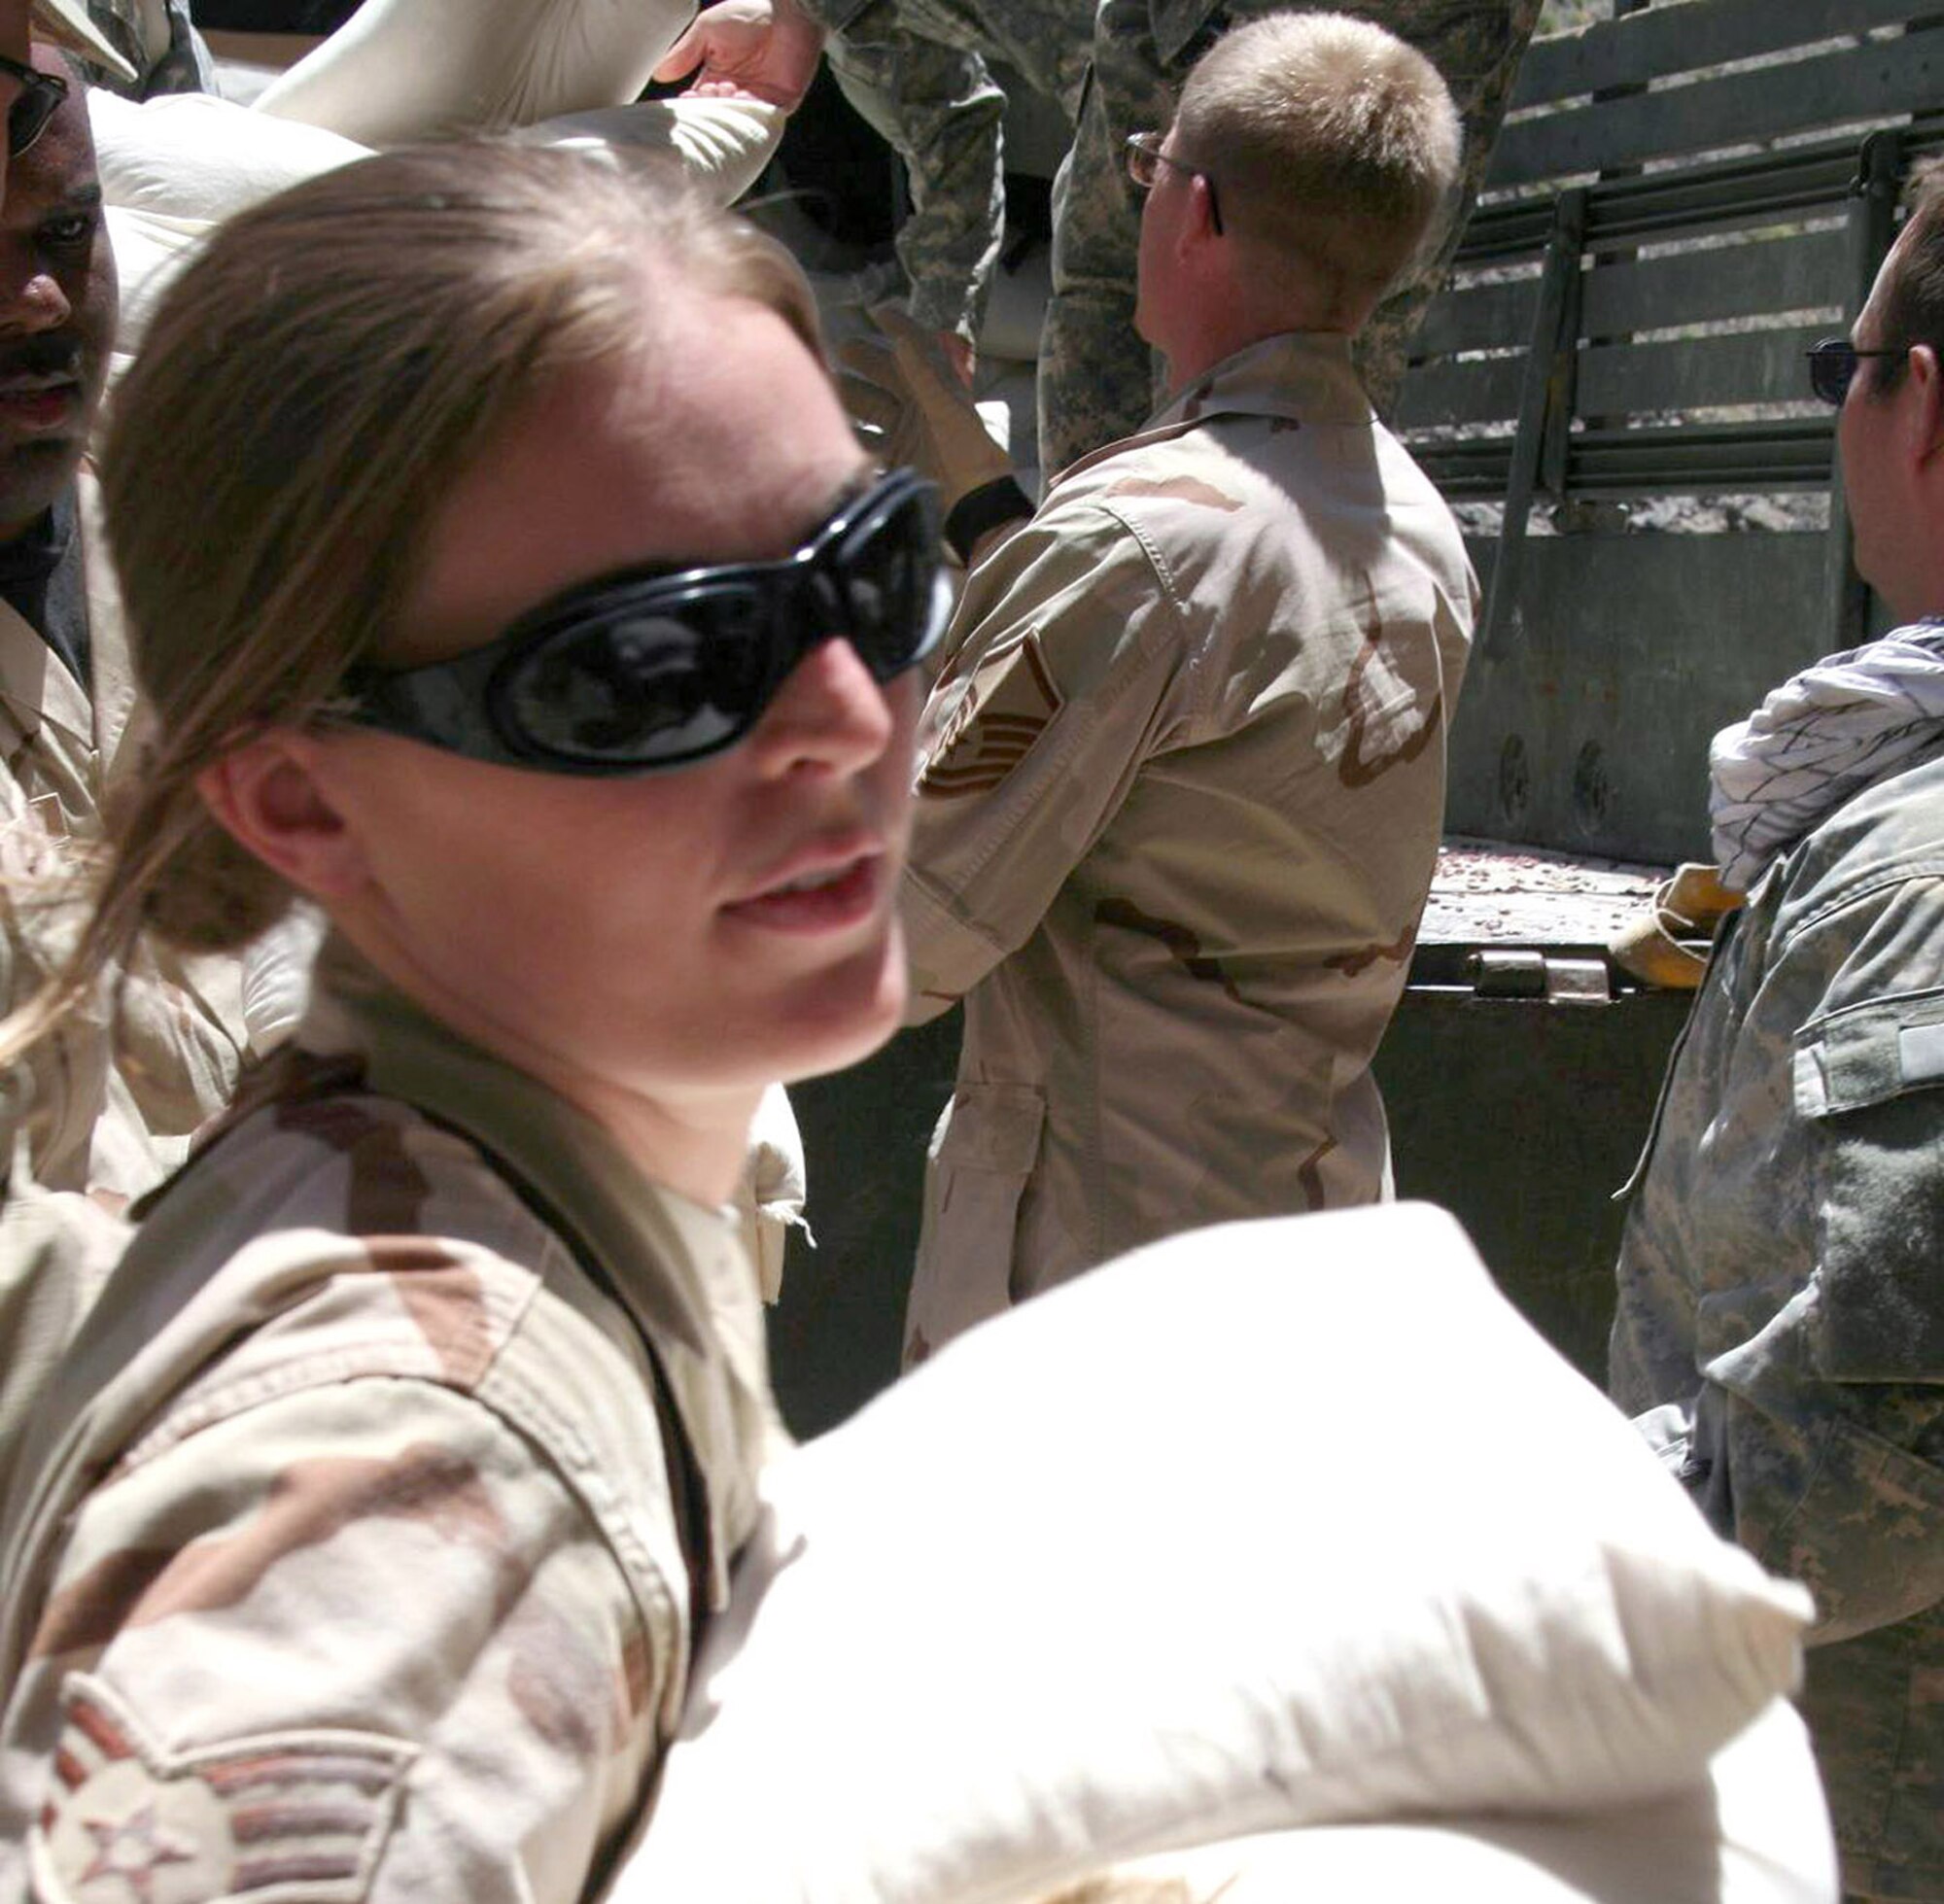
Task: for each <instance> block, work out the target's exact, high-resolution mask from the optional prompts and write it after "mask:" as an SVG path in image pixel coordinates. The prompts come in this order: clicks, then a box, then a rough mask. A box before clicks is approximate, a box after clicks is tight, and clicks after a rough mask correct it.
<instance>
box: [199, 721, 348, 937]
mask: <svg viewBox="0 0 1944 1904" xmlns="http://www.w3.org/2000/svg"><path fill="white" fill-rule="evenodd" d="M328 744H329V743H328V742H327V741H324V740H322V739H321V738H320V737H319V736H317V735H315V734H310V733H305V732H304V731H302V730H301V729H298V728H291V727H272V728H266V729H264V730H263V731H262V732H261V733H260V734H256V735H253V736H252V737H250V738H249V739H247V740H244V741H241V742H239V743H238V744H236V745H235V746H233V747H232V748H230V750H229V751H228V752H227V753H226V754H225V755H224V756H223V758H222V759H221V760H219V761H217V762H216V764H215V765H214V766H211V767H205V768H204V769H203V770H202V772H201V773H200V774H198V775H197V776H196V781H195V784H196V791H197V792H198V793H200V794H201V796H202V801H203V805H204V806H206V807H207V808H208V809H209V811H210V813H211V814H213V815H214V816H215V818H216V819H217V820H218V822H219V823H220V824H221V825H222V826H223V827H224V828H225V830H226V832H228V833H229V834H230V835H231V836H232V837H233V838H234V839H235V840H236V842H237V843H238V844H239V845H240V846H242V847H244V848H247V849H248V850H249V851H250V852H253V853H255V854H256V856H257V857H258V858H259V859H260V860H261V861H262V862H263V863H264V865H266V866H268V867H269V868H270V869H271V870H272V871H273V872H277V873H281V874H282V875H283V877H284V878H285V879H287V880H289V881H290V883H292V884H293V885H295V886H296V887H298V888H299V889H300V890H302V891H304V892H307V893H309V894H310V895H311V896H312V897H313V898H315V899H321V900H325V901H330V900H332V899H345V898H349V897H350V896H351V895H352V894H353V893H355V892H357V891H359V890H360V889H361V888H362V887H363V886H364V883H365V880H366V874H367V870H368V869H367V867H366V865H365V860H364V849H363V848H362V846H361V845H360V843H359V839H358V836H357V832H356V829H355V828H353V827H351V826H349V825H347V824H346V823H345V818H344V815H343V814H341V813H340V812H339V811H338V809H337V807H336V806H335V805H334V804H333V803H332V801H331V799H330V794H329V792H328V791H327V786H326V782H327V779H328V777H326V776H323V775H320V773H319V771H318V769H319V765H320V757H319V750H320V749H321V748H322V747H324V746H327V745H328Z"/></svg>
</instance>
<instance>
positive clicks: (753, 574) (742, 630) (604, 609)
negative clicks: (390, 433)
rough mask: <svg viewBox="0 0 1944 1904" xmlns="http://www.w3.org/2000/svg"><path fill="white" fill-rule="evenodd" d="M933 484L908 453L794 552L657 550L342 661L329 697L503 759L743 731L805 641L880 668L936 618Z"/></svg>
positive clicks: (591, 756)
mask: <svg viewBox="0 0 1944 1904" xmlns="http://www.w3.org/2000/svg"><path fill="white" fill-rule="evenodd" d="M938 536H939V524H938V501H937V492H936V491H935V489H934V488H933V486H932V485H931V484H930V483H928V482H926V481H925V480H924V479H923V478H922V477H921V476H919V475H917V474H915V473H914V472H913V471H911V470H909V469H894V470H892V471H891V472H890V474H888V475H885V476H882V477H880V478H879V479H878V480H877V481H876V482H874V483H873V484H872V485H871V486H870V487H869V488H868V489H867V490H865V491H864V493H863V494H862V495H860V496H856V497H853V498H851V500H850V501H848V502H844V503H842V504H840V505H839V507H838V508H837V510H836V511H835V512H834V513H833V514H832V515H831V516H830V517H829V519H828V520H827V521H825V523H824V524H823V526H822V527H821V528H820V529H818V530H817V532H816V535H815V536H813V537H811V538H810V540H809V541H807V542H806V543H804V545H803V546H802V547H801V548H800V549H798V550H797V551H796V553H795V554H794V555H790V556H785V557H783V558H782V559H781V561H777V562H735V563H724V564H721V565H718V566H711V567H705V568H679V567H676V566H672V565H669V564H665V563H654V564H648V565H644V566H642V567H641V568H636V569H629V570H626V571H622V572H620V573H618V574H613V575H608V576H604V577H603V578H602V579H600V580H598V581H593V582H586V583H582V584H581V585H580V586H578V587H576V588H573V589H570V590H569V591H568V592H567V593H566V594H564V595H560V596H556V597H555V598H554V599H553V600H552V601H550V602H546V603H542V604H541V605H540V606H538V608H534V609H532V610H530V611H529V612H528V613H526V614H524V615H522V616H521V617H520V618H519V619H518V620H517V621H516V622H514V623H513V625H512V626H511V627H510V628H509V629H507V631H506V632H505V634H504V635H503V636H501V637H500V638H499V640H495V641H490V642H488V643H487V644H486V645H485V646H484V647H478V648H471V649H469V650H468V651H467V652H466V653H464V654H461V655H455V656H454V657H453V658H452V659H451V660H449V661H438V662H433V663H431V664H430V665H428V666H426V667H423V668H409V669H403V670H400V671H399V672H397V673H385V672H382V671H380V670H376V669H371V668H360V669H355V670H353V671H352V673H351V675H348V676H347V677H346V680H345V693H346V695H347V696H348V697H349V701H350V705H349V706H345V705H342V704H339V705H337V706H334V707H333V709H332V711H333V713H336V714H338V715H339V716H340V717H342V718H344V719H347V720H350V721H353V722H356V723H357V724H359V725H361V726H364V727H375V728H380V729H383V730H384V731H385V732H386V733H389V734H401V735H403V736H405V737H406V738H407V739H409V740H414V741H423V742H426V743H428V744H431V745H433V746H435V747H443V748H445V749H446V750H447V751H448V752H452V753H461V754H465V755H466V756H467V757H468V758H469V759H472V760H483V761H488V762H491V763H493V764H494V765H496V766H502V767H528V768H535V769H538V770H540V771H542V772H546V773H556V774H646V773H652V772H655V771H657V770H658V769H662V768H669V767H682V766H686V765H687V764H688V763H689V762H690V761H694V760H701V759H703V758H705V757H706V756H708V755H710V754H712V753H719V752H721V751H722V749H723V748H725V747H732V746H734V745H735V744H736V743H737V742H738V741H740V740H742V739H743V738H744V736H745V735H746V734H747V733H748V732H749V730H750V729H751V728H753V727H754V726H755V724H756V722H757V721H758V720H760V719H761V718H762V714H763V710H764V709H765V708H767V707H768V706H769V704H770V702H771V701H772V700H773V699H774V698H775V697H776V694H777V690H778V689H779V688H781V686H782V684H783V682H784V681H785V680H786V679H787V678H788V676H789V674H790V671H791V670H792V669H793V668H795V666H796V665H797V663H798V662H799V661H801V660H802V659H803V658H804V656H805V655H807V654H808V653H809V652H810V651H811V649H812V648H814V647H816V645H817V644H818V643H819V642H822V641H826V640H836V639H840V638H841V639H842V640H847V641H849V642H850V643H851V646H852V647H853V648H855V649H856V651H857V654H858V657H859V658H860V659H861V660H862V661H863V663H864V665H865V667H866V668H868V669H869V670H870V672H871V675H872V678H873V679H875V680H877V681H880V682H883V681H888V680H889V679H891V677H892V676H893V675H899V674H902V673H903V672H904V670H905V669H907V668H909V667H911V666H912V665H913V663H915V662H917V661H919V660H920V659H921V658H922V657H923V656H924V655H925V654H927V653H928V652H929V651H930V650H931V648H932V647H933V645H934V644H935V643H936V642H937V640H938V638H939V636H940V635H941V634H943V633H944V630H945V622H946V619H947V609H948V607H949V597H948V594H947V590H946V587H945V583H944V580H943V577H942V575H941V573H940V569H939V557H938Z"/></svg>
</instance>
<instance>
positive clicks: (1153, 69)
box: [1039, 0, 1540, 473]
mask: <svg viewBox="0 0 1944 1904" xmlns="http://www.w3.org/2000/svg"><path fill="white" fill-rule="evenodd" d="M1267 11H1268V9H1267V7H1266V6H1265V5H1264V4H1263V0H1101V4H1100V7H1099V10H1098V13H1097V15H1096V16H1095V20H1094V64H1093V82H1092V85H1091V86H1090V87H1089V89H1088V94H1087V102H1086V105H1085V107H1084V109H1083V111H1082V113H1081V117H1080V124H1079V128H1078V130H1077V132H1076V133H1075V136H1074V143H1073V150H1072V152H1071V153H1070V154H1069V155H1068V156H1067V159H1066V163H1065V165H1064V166H1063V167H1062V168H1061V171H1060V176H1059V180H1058V182H1057V183H1056V185H1055V188H1054V239H1053V301H1052V303H1051V304H1050V305H1049V306H1048V308H1047V317H1046V329H1045V332H1044V334H1043V335H1042V337H1041V340H1040V383H1039V452H1040V465H1041V467H1043V468H1044V469H1045V470H1047V471H1048V472H1049V473H1052V472H1054V471H1056V470H1059V469H1062V468H1064V467H1066V465H1067V464H1069V463H1071V462H1073V461H1074V460H1075V459H1076V458H1078V457H1081V456H1085V455H1087V454H1088V453H1089V452H1090V451H1092V450H1095V449H1098V448H1099V447H1100V445H1101V444H1103V443H1108V442H1112V441H1113V440H1114V438H1116V437H1117V436H1124V435H1126V434H1127V433H1128V432H1129V431H1131V430H1133V429H1134V428H1135V427H1136V426H1137V425H1138V424H1139V422H1140V420H1141V418H1142V417H1143V416H1145V415H1146V414H1147V412H1148V409H1149V407H1150V405H1151V404H1152V402H1153V400H1154V397H1155V392H1156V390H1157V389H1158V387H1159V386H1158V385H1157V382H1156V378H1155V367H1154V365H1153V364H1152V363H1151V362H1150V360H1149V358H1148V357H1147V354H1146V353H1145V352H1143V351H1142V350H1141V349H1140V348H1139V346H1138V343H1137V341H1136V339H1135V336H1134V331H1133V315H1134V303H1135V286H1134V275H1135V252H1136V235H1137V231H1138V226H1139V220H1140V206H1139V201H1138V199H1137V197H1136V196H1135V194H1134V193H1133V192H1132V191H1131V190H1129V187H1128V180H1127V178H1126V175H1125V173H1124V170H1123V168H1122V165H1121V153H1122V151H1123V149H1124V147H1125V146H1126V143H1127V140H1128V135H1129V134H1131V133H1134V132H1138V131H1140V130H1141V129H1142V128H1143V127H1145V126H1153V125H1164V124H1166V123H1167V121H1169V120H1170V119H1171V118H1172V117H1173V115H1174V109H1175V103H1176V101H1177V100H1178V99H1180V98H1181V97H1182V96H1183V94H1182V85H1183V80H1184V78H1185V76H1186V75H1187V74H1188V73H1189V71H1190V70H1191V69H1192V68H1193V67H1194V65H1195V62H1196V60H1197V59H1198V57H1199V55H1200V54H1201V53H1202V52H1205V51H1206V50H1207V48H1208V47H1209V45H1210V44H1211V42H1213V41H1214V40H1215V39H1217V38H1218V37H1219V35H1220V34H1221V33H1222V32H1223V31H1224V29H1226V28H1230V27H1232V26H1234V25H1237V24H1240V23H1243V22H1245V21H1247V20H1250V19H1252V18H1257V17H1261V16H1262V15H1263V14H1264V13H1265V12H1267ZM1341 11H1342V12H1344V13H1346V14H1349V15H1353V16H1356V17H1361V18H1364V19H1368V20H1370V21H1372V22H1373V23H1375V24H1377V25H1379V26H1382V27H1384V28H1386V29H1387V30H1388V31H1390V32H1392V33H1394V34H1396V35H1398V36H1399V37H1400V38H1401V39H1403V40H1405V41H1406V43H1408V44H1409V45H1410V46H1412V47H1414V48H1416V49H1417V50H1418V51H1419V52H1422V53H1423V54H1424V55H1425V57H1426V58H1427V59H1429V60H1430V61H1431V62H1432V63H1433V64H1434V65H1435V66H1436V67H1437V68H1438V71H1439V73H1440V74H1441V76H1442V77H1443V79H1444V82H1445V84H1446V85H1447V86H1448V87H1450V90H1451V95H1452V98H1453V100H1454V101H1455V103H1456V106H1457V109H1458V112H1459V116H1460V119H1461V121H1462V123H1463V127H1464V156H1463V160H1462V163H1461V165H1460V168H1459V173H1458V178H1457V182H1456V186H1455V189H1454V190H1453V193H1452V203H1451V215H1450V222H1449V224H1448V225H1442V226H1441V229H1440V240H1441V241H1440V242H1435V243H1434V244H1433V245H1432V246H1431V247H1430V248H1429V249H1428V250H1427V251H1426V252H1425V253H1424V255H1423V256H1422V258H1421V260H1420V261H1419V265H1418V268H1417V269H1415V270H1413V271H1412V272H1410V273H1409V274H1408V275H1407V276H1406V279H1405V280H1404V281H1402V282H1400V283H1397V284H1394V285H1393V286H1391V287H1390V288H1389V295H1388V296H1387V298H1386V300H1385V302H1384V303H1383V305H1382V307H1381V308H1380V309H1379V310H1377V311H1376V312H1375V313H1374V314H1373V315H1372V317H1371V322H1370V323H1368V324H1367V325H1366V326H1365V327H1364V329H1363V330H1362V332H1361V334H1360V335H1359V337H1358V340H1357V363H1358V367H1359V369H1360V371H1361V372H1362V373H1363V377H1364V381H1365V385H1366V388H1367V389H1369V391H1370V392H1371V396H1372V398H1374V399H1375V401H1376V403H1377V406H1378V408H1379V409H1381V410H1383V411H1385V412H1386V413H1388V411H1389V407H1390V405H1391V403H1392V402H1393V400H1394V399H1395V398H1396V396H1397V391H1398V386H1399V384H1400V383H1401V381H1402V380H1403V376H1404V364H1405V348H1406V344H1407V343H1408V341H1409V338H1410V335H1411V333H1412V332H1413V331H1414V330H1415V329H1416V328H1417V323H1418V320H1419V319H1420V318H1421V317H1422V316H1423V313H1424V308H1425V306H1426V304H1427V303H1429V301H1430V299H1431V296H1432V294H1434V293H1435V292H1436V291H1437V289H1438V287H1439V285H1440V284H1441V282H1442V280H1443V275H1444V271H1445V268H1446V266H1447V265H1448V264H1449V262H1450V260H1451V255H1452V252H1453V251H1454V250H1455V248H1456V246H1457V243H1458V239H1459V236H1460V233H1461V231H1462V229H1463V222H1464V218H1465V216H1466V214H1467V213H1468V212H1469V211H1470V209H1471V204H1472V200H1473V198H1474V197H1475V195H1476V193H1477V190H1478V188H1479V186H1480V185H1481V184H1482V183H1483V181H1484V176H1485V166H1486V163H1487V161H1488V160H1489V159H1490V157H1491V149H1492V142H1493V141H1494V139H1495V138H1496V137H1497V136H1498V129H1499V124H1500V121H1502V120H1503V119H1504V117H1505V112H1506V106H1507V104H1508V102H1509V101H1510V97H1511V88H1512V81H1513V79H1514V78H1515V77H1516V75H1517V72H1518V62H1519V56H1520V54H1521V53H1522V52H1524V51H1525V45H1526V42H1527V41H1528V40H1529V39H1531V37H1532V33H1533V29H1534V27H1535V26H1536V25H1537V24H1538V22H1539V12H1540V0H1489V4H1484V5H1480V4H1478V3H1477V0H1351V3H1350V4H1347V5H1345V6H1344V7H1342V9H1341Z"/></svg>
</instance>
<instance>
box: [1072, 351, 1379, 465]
mask: <svg viewBox="0 0 1944 1904" xmlns="http://www.w3.org/2000/svg"><path fill="white" fill-rule="evenodd" d="M1220 416H1251V417H1282V418H1286V419H1287V420H1289V421H1290V422H1293V423H1300V424H1307V425H1309V426H1311V427H1336V428H1351V429H1368V428H1370V427H1371V424H1372V423H1374V422H1375V420H1376V412H1375V411H1374V410H1372V409H1371V399H1370V397H1369V396H1368V395H1367V394H1366V392H1365V390H1364V385H1363V380H1362V379H1361V378H1360V377H1359V376H1358V375H1357V368H1356V365H1355V364H1354V363H1351V361H1350V340H1349V338H1347V337H1345V336H1341V335H1339V334H1337V333H1336V332H1334V331H1320V330H1286V331H1283V332H1282V333H1281V334H1280V335H1278V336H1274V337H1265V338H1263V339H1262V340H1261V341H1260V342H1258V343H1254V344H1250V345H1247V346H1246V347H1245V348H1243V349H1241V350H1238V351H1237V352H1235V354H1234V355H1233V356H1232V357H1226V358H1224V359H1223V360H1222V362H1221V363H1218V364H1216V365H1215V366H1214V367H1213V368H1212V369H1210V370H1206V371H1204V372H1203V373H1202V374H1201V375H1200V376H1198V377H1197V378H1196V379H1195V380H1194V381H1193V382H1192V383H1190V384H1188V385H1187V386H1186V387H1185V388H1184V389H1182V390H1179V391H1177V392H1176V393H1175V394H1174V395H1173V396H1172V397H1170V398H1168V399H1167V401H1166V402H1164V403H1163V405H1162V407H1161V408H1160V409H1159V410H1157V411H1156V412H1155V413H1154V415H1153V416H1152V417H1150V418H1149V419H1148V421H1147V422H1146V423H1144V424H1143V425H1142V426H1141V427H1140V429H1139V430H1137V431H1136V432H1135V433H1134V434H1133V435H1131V436H1123V437H1122V438H1121V439H1120V440H1119V441H1118V442H1113V443H1108V444H1106V445H1105V446H1104V447H1102V448H1100V449H1097V450H1094V452H1093V453H1092V454H1091V455H1088V456H1083V457H1082V458H1081V459H1080V460H1079V461H1078V462H1077V463H1073V464H1070V465H1069V466H1068V467H1066V468H1065V469H1063V470H1062V471H1061V472H1060V474H1059V477H1058V478H1057V479H1056V480H1057V482H1065V481H1067V480H1068V478H1070V477H1072V476H1074V475H1076V474H1077V473H1078V472H1079V471H1081V470H1083V469H1087V468H1091V467H1093V466H1094V464H1095V463H1097V462H1099V461H1100V460H1101V459H1102V458H1105V457H1109V456H1116V455H1118V454H1119V453H1120V452H1121V451H1122V450H1125V449H1127V448H1128V446H1129V445H1130V444H1133V443H1145V442H1152V441H1158V440H1163V439H1165V438H1167V437H1169V436H1179V435H1180V434H1181V433H1183V432H1184V431H1186V430H1193V429H1194V428H1196V427H1197V426H1198V425H1199V424H1204V423H1207V422H1209V421H1210V420H1211V419H1213V418H1216V417H1220Z"/></svg>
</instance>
